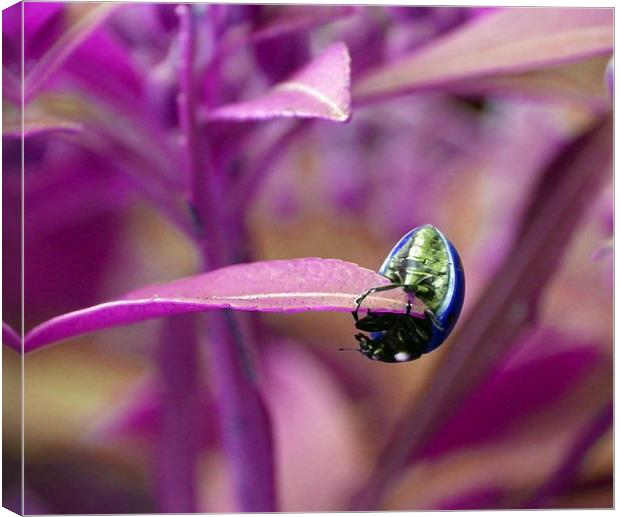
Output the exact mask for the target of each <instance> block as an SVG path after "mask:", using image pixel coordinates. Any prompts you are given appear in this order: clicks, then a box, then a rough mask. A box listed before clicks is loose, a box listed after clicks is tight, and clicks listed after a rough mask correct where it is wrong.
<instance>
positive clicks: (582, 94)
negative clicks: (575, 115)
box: [451, 56, 609, 109]
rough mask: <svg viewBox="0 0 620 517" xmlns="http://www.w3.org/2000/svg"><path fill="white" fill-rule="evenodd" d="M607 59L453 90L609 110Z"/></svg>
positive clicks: (475, 82)
mask: <svg viewBox="0 0 620 517" xmlns="http://www.w3.org/2000/svg"><path fill="white" fill-rule="evenodd" d="M607 61H608V59H607V57H606V56H601V57H596V58H592V59H587V60H585V61H578V62H576V63H567V64H564V65H560V66H554V67H550V68H545V69H542V70H529V71H526V72H523V73H518V74H510V75H502V74H495V75H491V76H488V77H479V78H476V79H472V80H470V81H464V82H459V83H458V84H455V85H454V86H453V87H452V88H451V89H452V90H453V91H454V92H458V93H461V94H466V95H467V94H473V95H480V94H482V95H487V94H495V95H497V94H502V95H504V94H505V95H508V96H518V97H519V98H540V99H543V100H544V99H548V100H558V98H564V99H566V100H570V101H576V102H582V103H584V104H586V106H589V107H592V108H594V109H607V107H608V106H609V95H608V92H607V91H606V88H605V85H604V84H603V82H602V81H601V80H600V77H601V76H602V75H603V71H604V69H605V65H606V63H607Z"/></svg>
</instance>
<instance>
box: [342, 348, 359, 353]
mask: <svg viewBox="0 0 620 517" xmlns="http://www.w3.org/2000/svg"><path fill="white" fill-rule="evenodd" d="M347 351H351V352H359V353H360V354H361V353H362V351H361V350H360V349H359V348H339V349H338V352H347Z"/></svg>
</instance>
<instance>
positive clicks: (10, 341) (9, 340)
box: [2, 321, 22, 353]
mask: <svg viewBox="0 0 620 517" xmlns="http://www.w3.org/2000/svg"><path fill="white" fill-rule="evenodd" d="M2 344H3V345H6V346H8V347H9V348H12V349H13V350H15V351H16V352H20V353H21V351H22V339H21V337H19V334H18V333H17V332H15V331H14V330H13V329H12V328H11V327H10V326H9V325H7V324H6V323H5V322H4V321H3V322H2Z"/></svg>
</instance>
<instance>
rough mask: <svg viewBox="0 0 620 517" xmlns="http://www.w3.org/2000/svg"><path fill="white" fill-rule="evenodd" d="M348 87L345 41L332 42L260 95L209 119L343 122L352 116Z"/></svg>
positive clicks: (348, 61) (348, 58)
mask: <svg viewBox="0 0 620 517" xmlns="http://www.w3.org/2000/svg"><path fill="white" fill-rule="evenodd" d="M349 87H350V57H349V51H348V50H347V47H346V45H345V44H344V43H335V44H333V45H331V46H329V47H328V48H327V49H326V50H325V51H324V52H323V53H322V54H321V55H320V56H319V57H317V58H316V59H315V60H314V61H312V62H311V63H310V64H308V65H306V66H305V67H304V68H302V69H301V70H300V71H299V72H297V73H296V74H294V75H293V76H292V77H291V78H290V79H288V80H287V81H284V82H281V83H278V84H277V85H275V86H274V87H273V88H271V89H270V90H269V91H268V92H267V93H266V94H264V95H263V96H261V97H259V98H257V99H254V100H251V101H247V102H239V103H235V104H228V105H225V106H221V107H219V108H217V109H215V110H214V111H213V112H211V114H210V115H209V118H210V119H211V120H230V121H248V120H264V119H272V118H279V117H298V118H323V119H328V120H334V121H337V122H346V121H347V120H348V119H349V118H350V116H351V106H350V104H351V95H350V88H349Z"/></svg>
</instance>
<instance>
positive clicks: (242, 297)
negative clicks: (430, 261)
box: [2, 2, 614, 513]
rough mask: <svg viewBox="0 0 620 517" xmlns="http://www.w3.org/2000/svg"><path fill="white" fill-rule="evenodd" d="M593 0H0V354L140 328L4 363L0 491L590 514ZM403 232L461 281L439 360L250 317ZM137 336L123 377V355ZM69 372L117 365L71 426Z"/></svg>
mask: <svg viewBox="0 0 620 517" xmlns="http://www.w3.org/2000/svg"><path fill="white" fill-rule="evenodd" d="M22 15H23V22H24V30H25V37H24V49H23V51H24V55H25V60H24V63H23V72H24V77H25V83H24V85H23V88H24V92H25V98H24V102H25V112H24V114H23V115H24V125H23V127H22V125H21V111H20V106H21V101H22V99H21V91H22V85H21V79H20V78H21V72H22V63H21V51H22V49H21V44H20V40H21V31H20V27H21V22H22ZM612 16H613V12H612V11H611V10H610V9H568V8H567V9H559V8H553V9H552V8H540V9H530V8H528V9H513V8H503V9H502V8H454V7H437V8H429V7H355V6H310V5H307V6H275V5H224V4H222V5H215V4H191V5H179V6H177V5H171V4H113V3H112V4H109V3H83V4H80V3H77V4H76V3H71V4H61V3H46V2H42V3H40V2H35V3H23V4H17V5H16V6H13V7H11V8H8V9H6V10H5V11H3V17H2V26H3V35H2V38H3V56H2V58H3V78H4V79H3V116H4V127H3V144H4V152H3V165H4V175H3V250H4V253H3V267H4V270H5V276H4V285H3V303H4V307H5V312H4V316H3V319H4V322H3V343H4V344H5V345H7V347H8V348H10V349H13V350H17V351H19V350H20V348H21V342H20V341H21V339H20V337H19V332H18V331H20V330H21V328H22V325H23V327H24V329H25V332H26V338H25V339H26V341H25V345H26V351H30V350H34V349H35V348H43V347H44V345H49V344H52V343H54V342H56V341H58V340H62V339H66V338H69V337H73V338H74V337H77V336H79V335H81V334H83V333H85V332H90V331H93V330H100V329H104V328H110V327H116V326H120V325H127V324H128V323H134V322H138V321H142V320H145V319H147V318H161V317H166V318H165V319H164V320H163V322H162V324H161V325H159V326H158V327H157V328H154V327H153V328H151V330H149V331H147V330H144V328H143V327H139V329H142V330H139V331H138V332H137V333H135V334H134V329H133V328H130V327H123V328H122V330H121V331H120V332H119V331H118V329H117V331H116V332H119V333H117V334H114V333H101V335H99V333H97V334H92V335H89V336H86V337H80V338H79V340H80V342H82V343H84V344H83V345H82V346H81V347H73V343H67V344H66V345H59V346H58V347H54V348H51V349H49V350H41V352H37V353H36V354H32V355H28V356H27V360H26V365H27V366H26V367H27V369H28V370H30V368H32V370H30V371H32V372H39V373H38V377H35V374H34V373H31V374H30V375H29V376H28V383H27V384H26V385H27V386H28V385H31V386H34V387H33V388H31V389H30V391H27V393H26V406H29V407H31V408H32V409H30V413H28V415H27V421H26V424H27V426H26V428H27V430H26V451H27V453H26V480H25V487H20V486H19V475H18V474H19V451H18V446H17V445H16V444H17V442H16V440H17V434H10V433H9V435H8V436H9V438H7V440H8V441H7V442H6V443H7V444H8V445H6V446H5V458H6V459H5V464H4V467H5V472H6V473H5V476H4V479H5V481H4V485H5V486H4V488H5V490H4V493H5V498H4V501H3V502H4V505H5V506H7V505H8V506H10V507H11V508H14V509H15V508H18V507H19V504H20V501H19V500H20V497H19V496H20V494H21V493H22V490H23V493H24V497H25V510H26V511H28V512H32V513H76V512H77V513H131V512H150V511H159V512H172V513H179V512H199V511H209V512H214V511H243V512H248V511H268V512H273V511H313V510H331V511H338V510H350V509H357V510H374V509H397V510H412V509H490V508H528V507H553V508H558V507H574V506H577V507H579V506H581V507H592V506H597V505H598V506H606V505H607V506H609V505H611V499H610V493H611V492H610V486H611V478H610V475H609V473H610V467H611V463H610V462H607V461H606V460H607V453H606V451H607V449H605V450H603V453H599V455H598V456H596V454H595V453H596V451H597V450H601V447H603V448H604V447H605V446H607V445H608V444H609V443H610V442H609V441H603V437H604V436H605V433H606V431H607V430H608V429H609V427H610V425H611V419H610V410H609V403H610V400H611V389H610V386H611V373H610V372H611V339H612V332H611V289H610V288H609V283H610V275H609V271H608V264H607V262H604V261H603V260H597V261H592V256H593V254H594V253H595V252H596V255H597V256H598V255H600V254H601V252H600V251H599V250H601V249H609V245H608V241H609V239H610V237H611V233H612V229H613V213H612V211H611V210H612V209H611V196H610V195H609V186H610V184H611V175H610V171H611V163H612V150H611V135H612V127H611V121H610V119H611V117H610V111H611V104H610V97H611V96H612V95H613V84H614V81H613V73H614V72H613V70H614V69H613V58H612V57H611V55H612V52H613V37H612V35H613V26H612ZM610 58H611V59H610ZM20 137H21V138H20ZM22 139H23V140H22ZM22 142H23V145H24V149H23V150H24V170H23V188H24V192H23V194H24V207H23V208H24V220H23V221H21V210H22V206H21V202H22V201H21V200H22V197H21V195H22V192H21V188H22V183H21V182H22V171H21V159H22ZM426 222H431V223H432V224H435V225H436V226H438V227H440V228H442V229H445V231H446V233H447V234H448V235H450V236H451V240H453V242H454V243H455V244H456V246H457V248H458V249H459V250H460V253H461V256H462V258H463V262H464V266H465V271H466V275H467V285H468V292H467V296H466V301H465V307H464V313H463V315H462V317H461V322H460V323H459V324H458V325H457V328H456V331H455V334H454V335H453V336H451V338H450V339H449V341H448V342H447V343H446V345H444V347H442V348H441V350H440V351H437V352H435V353H434V354H432V355H430V356H428V357H426V356H425V357H424V358H423V359H421V360H420V361H416V362H414V363H411V364H408V365H382V364H375V363H371V362H370V361H364V360H362V359H361V358H360V357H358V355H357V354H350V355H349V354H341V355H338V356H337V357H334V354H332V350H335V349H336V348H337V347H339V346H344V345H347V344H349V345H350V346H352V343H353V337H352V336H353V333H354V332H353V325H352V323H351V321H350V319H349V318H345V317H344V316H342V319H336V318H337V317H338V315H333V317H334V319H327V318H328V317H331V315H330V314H324V315H323V314H314V315H313V316H312V317H316V318H325V319H316V320H305V319H301V318H302V317H303V318H305V317H306V316H310V313H308V315H297V316H293V315H287V314H283V315H278V316H273V319H272V318H269V317H266V316H265V315H263V314H258V313H257V312H256V311H263V312H300V311H311V312H313V313H318V312H325V313H331V312H338V311H341V312H342V311H344V312H347V311H349V310H350V309H351V308H352V306H353V299H354V298H355V295H356V293H359V292H362V291H363V290H365V289H366V288H367V287H369V286H371V285H376V284H377V283H378V282H379V283H380V282H381V280H379V279H378V278H377V275H375V274H374V273H372V272H371V271H369V270H367V269H365V268H363V267H359V266H357V264H361V265H363V266H368V267H369V268H371V269H374V268H375V267H376V266H378V265H379V263H380V262H381V261H382V260H383V255H384V254H385V252H386V251H387V250H388V249H389V248H390V247H391V246H392V244H393V242H395V241H396V239H398V238H399V237H400V236H401V235H402V234H403V233H404V232H406V231H408V230H409V229H411V228H413V227H415V226H417V225H419V224H423V223H426ZM22 231H23V236H24V242H23V248H24V254H25V255H24V271H23V278H24V289H23V293H22V286H21V273H20V272H19V271H20V267H21V259H22V257H21V254H20V253H21V245H22V243H21V236H22ZM304 256H305V257H317V256H326V257H327V256H329V257H337V258H338V259H342V260H321V259H316V258H298V257H304ZM584 257H585V258H584ZM274 258H277V259H280V260H277V261H273V260H270V259H274ZM599 258H600V257H599ZM293 259H295V260H293ZM345 261H348V262H345ZM126 293H129V294H126ZM22 295H23V297H24V298H23V303H24V307H25V313H24V314H23V315H22V314H21V308H22ZM402 301H403V300H402V293H399V292H396V291H391V292H388V293H387V294H386V296H382V297H380V296H377V297H375V299H374V300H373V299H369V303H370V305H371V306H373V307H375V308H378V309H382V310H386V311H402V309H403V304H402ZM373 303H374V304H375V305H372V304H373ZM206 309H210V310H208V311H207V314H198V312H202V311H205V310H206ZM221 309H236V310H221ZM240 310H243V311H251V313H249V314H248V313H247V312H246V313H242V312H240ZM182 312H187V313H186V314H180V313H182ZM191 312H194V313H193V314H192V313H191ZM414 312H415V311H414ZM275 318H278V319H275ZM296 318H299V319H296ZM285 320H287V321H291V322H293V323H282V322H283V321H285ZM345 320H346V321H345ZM307 321H310V323H305V322H307ZM110 332H113V331H110ZM102 336H103V337H102ZM102 340H103V341H102ZM102 345H103V346H102ZM153 347H155V350H154V349H153ZM8 348H7V349H8ZM80 349H82V353H83V355H80V354H81V352H80ZM132 350H133V351H132ZM63 354H64V355H63ZM132 354H133V355H132ZM14 355H15V354H13V353H12V352H6V353H5V357H6V361H5V365H6V364H9V366H5V375H6V372H7V371H8V370H7V368H9V367H10V365H13V364H14V363H13V362H12V361H13V359H14V357H13V356H14ZM136 356H138V357H139V358H140V361H142V363H141V364H146V365H148V367H144V368H143V369H141V370H140V372H139V374H137V373H135V372H134V373H133V374H131V375H130V374H129V373H126V371H125V370H126V369H128V368H130V366H129V365H130V364H131V363H132V361H133V360H135V357H136ZM54 357H58V359H56V360H55V361H56V362H54V359H53V358H54ZM46 358H47V359H46ZM50 358H52V359H50ZM45 360H48V361H51V364H47V365H46V368H47V369H42V368H41V367H39V366H37V364H40V363H37V361H45ZM65 361H66V362H65ZM86 365H88V368H92V369H93V371H92V375H93V376H94V377H93V379H95V378H96V375H97V374H98V373H100V372H103V373H104V374H105V375H109V376H110V378H115V379H116V378H118V379H125V377H123V375H127V378H129V379H130V380H128V381H127V382H125V383H124V384H122V389H121V388H119V390H120V391H121V392H122V393H121V395H120V396H118V395H117V398H116V399H115V402H114V403H110V401H103V402H102V401H101V400H99V399H97V398H96V397H94V400H96V402H92V401H91V402H89V403H91V404H98V405H97V406H96V410H93V411H92V412H91V413H89V414H88V415H87V417H86V418H85V419H84V420H83V421H82V422H83V423H81V424H76V423H75V422H78V420H77V414H78V413H79V412H80V407H82V406H81V405H80V404H82V402H81V399H80V398H79V396H80V390H84V393H85V394H84V395H83V397H84V399H87V398H88V389H87V387H88V384H89V383H86V384H84V385H80V384H79V382H78V381H77V380H75V381H74V382H75V385H71V387H69V388H68V387H67V385H63V384H58V386H60V387H59V388H58V389H59V391H58V392H55V391H54V388H53V387H52V388H49V387H47V385H45V382H49V380H46V379H48V377H47V376H49V378H52V377H53V376H54V375H56V374H57V372H58V371H59V370H62V371H61V372H60V373H61V375H62V376H66V375H65V374H64V371H65V369H66V371H72V369H75V370H74V374H75V373H76V372H78V371H79V370H81V369H84V368H86ZM15 367H16V368H17V363H15ZM15 371H17V370H15ZM123 372H125V373H123ZM14 375H15V374H14ZM67 377H71V375H68V376H67ZM41 379H42V380H41ZM117 382H119V383H120V382H121V381H117ZM37 383H43V384H41V385H40V384H37ZM93 383H94V386H95V389H97V388H96V386H97V385H96V381H93ZM118 385H119V386H120V385H121V384H118ZM41 386H44V387H43V388H42V387H41ZM37 389H38V390H43V391H42V392H46V393H48V392H49V393H51V394H48V395H47V396H50V397H54V396H55V397H58V398H59V399H61V400H62V404H64V405H61V407H62V408H63V409H64V411H61V413H62V414H60V413H59V414H56V415H54V417H55V418H58V420H59V422H60V423H59V425H58V428H59V429H64V427H63V426H64V425H69V427H71V426H73V427H71V429H72V431H70V433H69V434H68V435H67V436H70V437H71V438H70V439H67V438H66V436H64V435H63V438H62V439H59V438H57V437H56V438H53V437H52V438H48V437H47V435H46V433H47V432H50V430H47V429H43V430H37V431H35V430H32V429H34V427H36V426H34V425H33V424H28V422H36V421H37V418H40V417H38V416H37V415H38V413H37V412H39V413H40V414H41V415H46V413H45V409H46V408H45V403H44V402H42V401H44V400H45V398H44V397H42V396H41V392H37ZM37 397H39V398H37ZM76 397H77V398H76ZM119 401H120V402H119ZM11 407H12V406H11ZM50 407H54V406H53V405H52V406H50ZM65 413H67V414H68V415H73V413H75V415H74V416H73V417H74V418H76V420H75V421H74V422H73V421H72V423H71V424H63V423H62V422H64V419H65V418H66V415H65ZM6 419H7V416H6V415H5V420H6ZM44 427H47V426H44ZM71 433H73V434H71ZM11 440H13V441H11ZM46 440H48V441H46ZM54 440H57V441H56V442H55V441H54ZM50 444H52V445H50ZM58 444H60V446H58ZM573 444H576V445H574V447H573ZM601 444H602V445H601ZM50 447H51V448H52V449H54V451H55V452H54V453H53V454H52V453H50V450H51V449H50ZM513 448H514V450H515V451H517V452H518V453H520V454H521V455H522V457H523V458H524V460H522V461H521V462H520V463H519V464H518V465H517V466H515V467H514V468H513V467H508V465H509V464H510V462H511V461H513V458H512V457H511V456H509V455H510V453H511V452H512V449H513ZM6 451H8V453H7V452H6ZM593 451H594V452H593ZM468 455H469V456H468ZM335 457H338V461H336V462H334V458H335ZM601 457H602V458H603V459H600V458H601ZM471 458H475V459H473V460H472V459H471ZM592 458H594V459H592ZM597 458H598V460H597ZM528 459H529V460H528ZM597 461H598V463H597ZM470 464H471V466H469V467H468V465H470ZM601 464H602V466H601ZM507 470H509V471H510V472H511V474H512V475H511V476H509V475H508V474H506V475H504V473H505V472H506V471H507ZM472 472H479V473H480V474H472ZM494 473H495V474H494ZM583 479H587V480H591V481H592V483H594V484H596V483H600V486H601V487H602V488H601V489H600V490H599V492H596V493H592V492H591V491H590V492H589V491H588V488H587V486H586V485H587V483H586V485H584V483H582V481H583ZM579 483H582V485H584V486H585V488H584V486H582V485H580V484H579ZM304 487H306V488H304ZM308 487H311V488H308ZM580 487H581V488H580ZM85 494H88V496H85ZM571 497H572V499H571ZM597 497H598V498H597ZM601 501H602V503H601Z"/></svg>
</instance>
